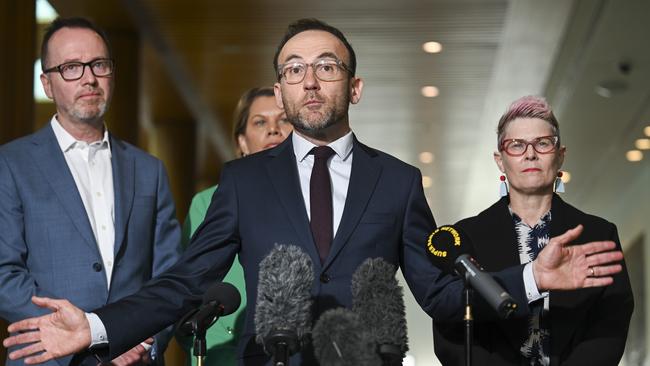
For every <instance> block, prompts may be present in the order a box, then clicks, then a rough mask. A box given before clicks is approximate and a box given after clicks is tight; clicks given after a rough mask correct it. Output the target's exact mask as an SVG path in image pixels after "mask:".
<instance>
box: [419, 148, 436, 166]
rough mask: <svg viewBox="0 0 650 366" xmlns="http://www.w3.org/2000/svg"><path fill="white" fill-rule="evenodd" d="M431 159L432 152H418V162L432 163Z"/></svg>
mask: <svg viewBox="0 0 650 366" xmlns="http://www.w3.org/2000/svg"><path fill="white" fill-rule="evenodd" d="M433 159H434V156H433V153H430V152H428V151H423V152H421V153H420V162H421V163H422V164H431V163H433Z"/></svg>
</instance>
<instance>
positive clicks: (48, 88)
mask: <svg viewBox="0 0 650 366" xmlns="http://www.w3.org/2000/svg"><path fill="white" fill-rule="evenodd" d="M40 79H41V85H43V91H44V92H45V95H47V97H48V98H50V99H54V97H53V94H52V84H51V83H50V78H49V77H47V75H45V74H41V77H40Z"/></svg>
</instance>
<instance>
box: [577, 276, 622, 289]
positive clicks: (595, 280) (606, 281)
mask: <svg viewBox="0 0 650 366" xmlns="http://www.w3.org/2000/svg"><path fill="white" fill-rule="evenodd" d="M612 283H614V279H613V278H611V277H587V279H586V280H585V283H584V286H582V287H603V286H609V285H611V284H612Z"/></svg>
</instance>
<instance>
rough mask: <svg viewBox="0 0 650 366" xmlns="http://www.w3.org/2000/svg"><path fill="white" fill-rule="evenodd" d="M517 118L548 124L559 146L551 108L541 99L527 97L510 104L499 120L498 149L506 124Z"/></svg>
mask: <svg viewBox="0 0 650 366" xmlns="http://www.w3.org/2000/svg"><path fill="white" fill-rule="evenodd" d="M517 118H539V119H541V120H544V121H546V122H548V123H549V124H550V125H551V128H552V129H553V135H556V136H557V139H558V140H557V144H558V145H560V125H559V124H558V122H557V118H555V115H554V114H553V110H552V109H551V106H550V105H549V104H548V102H547V101H546V99H544V98H542V97H538V96H534V95H527V96H525V97H521V98H519V99H517V100H515V101H514V102H512V104H510V106H509V107H508V109H507V110H506V112H505V113H504V114H503V115H502V116H501V118H500V119H499V125H498V127H497V148H498V149H501V143H502V142H503V138H504V137H505V134H506V128H507V127H508V124H509V123H510V122H511V121H512V120H515V119H517Z"/></svg>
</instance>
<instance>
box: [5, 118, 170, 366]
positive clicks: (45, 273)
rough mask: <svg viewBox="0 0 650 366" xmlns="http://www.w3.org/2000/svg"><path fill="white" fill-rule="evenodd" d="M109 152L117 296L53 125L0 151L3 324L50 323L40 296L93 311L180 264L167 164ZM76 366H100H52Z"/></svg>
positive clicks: (164, 337)
mask: <svg viewBox="0 0 650 366" xmlns="http://www.w3.org/2000/svg"><path fill="white" fill-rule="evenodd" d="M110 145H111V153H112V166H113V185H114V191H115V205H114V210H115V249H114V252H115V260H114V263H115V265H114V269H113V274H112V279H111V287H110V290H109V288H108V286H107V282H106V275H105V273H104V268H103V262H102V259H101V255H100V253H99V249H98V247H97V243H96V241H95V237H94V235H93V232H92V228H91V226H90V223H89V221H88V216H87V214H86V210H85V208H84V205H83V202H82V200H81V196H80V195H79V192H78V190H77V187H76V185H75V182H74V179H73V177H72V174H71V173H70V170H69V168H68V166H67V164H66V161H65V157H64V156H63V153H62V151H61V149H60V147H59V145H58V143H57V140H56V137H55V135H54V132H53V130H52V128H51V126H50V124H48V125H47V126H46V127H44V128H42V129H41V130H39V131H37V132H36V133H34V134H32V135H29V136H26V137H23V138H20V139H17V140H14V141H12V142H10V143H7V144H5V145H3V146H0V317H2V318H3V319H5V320H7V321H9V322H15V321H17V320H21V319H24V318H28V317H33V316H37V315H41V314H44V313H48V312H49V310H44V309H40V308H38V307H36V306H35V305H33V304H32V302H31V300H30V298H31V297H32V296H33V295H37V296H47V297H53V298H64V299H68V300H70V301H71V302H72V303H73V304H75V305H77V306H79V307H80V308H81V309H83V310H85V311H90V310H93V309H96V308H98V307H101V306H102V305H105V304H108V303H111V302H114V301H116V300H118V299H120V298H122V297H125V296H127V295H130V294H132V293H134V292H136V291H137V290H138V289H139V288H140V287H141V286H142V285H143V284H144V283H145V282H147V281H148V280H149V279H151V278H152V277H155V276H157V275H158V274H160V273H161V272H163V271H164V270H165V269H167V268H169V267H170V266H171V265H172V264H174V263H175V262H176V260H177V258H178V257H179V253H180V250H179V248H180V229H179V225H178V222H177V220H176V213H175V207H174V202H173V200H172V195H171V192H170V190H169V182H168V178H167V174H166V172H165V168H164V167H163V164H162V163H161V162H160V161H159V160H158V159H156V158H154V157H152V156H150V155H148V154H147V153H145V152H143V151H141V150H140V149H138V148H136V147H134V146H132V145H130V144H128V143H126V142H124V141H121V140H119V139H117V138H115V137H113V136H110ZM169 336H170V334H169V332H168V331H167V332H161V333H159V334H158V335H157V336H156V352H158V353H159V354H160V356H162V352H163V351H164V349H165V347H166V345H167V342H168V340H169ZM10 351H11V350H10ZM160 358H161V359H162V357H160ZM22 364H23V363H22V361H21V362H15V361H13V362H12V361H7V365H22ZM77 364H84V365H86V364H88V365H91V364H92V365H93V366H94V365H96V364H97V360H96V359H95V358H94V357H93V356H92V355H90V354H89V353H87V354H82V355H76V356H75V357H74V358H72V357H67V358H63V359H58V360H56V361H51V362H49V363H47V364H46V365H48V366H55V365H57V366H60V365H63V366H67V365H77Z"/></svg>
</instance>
